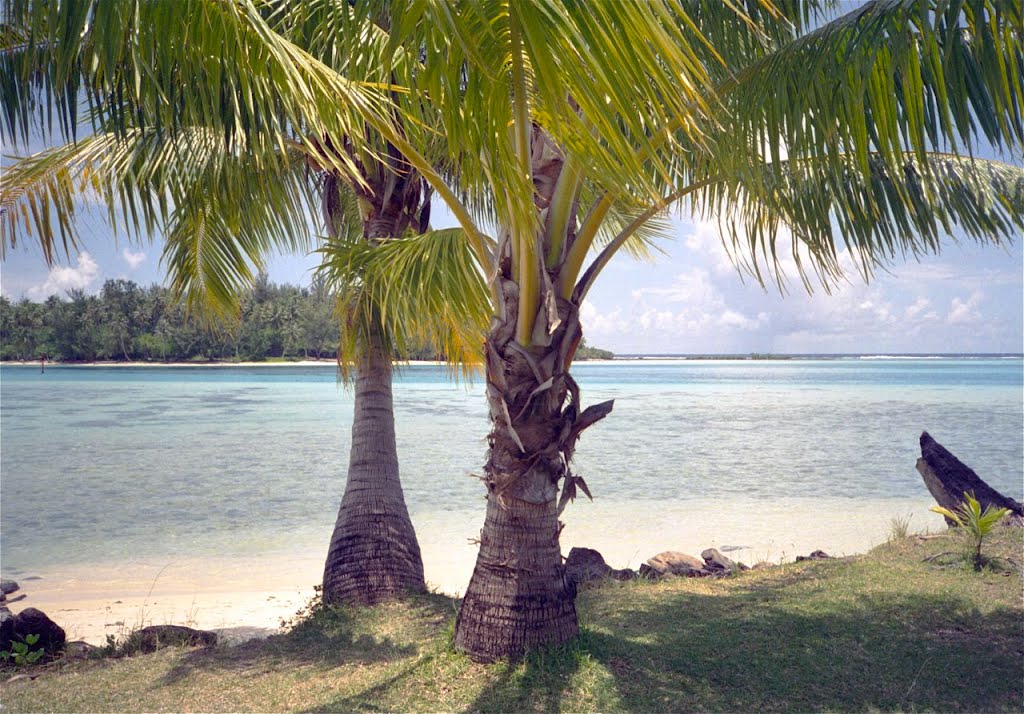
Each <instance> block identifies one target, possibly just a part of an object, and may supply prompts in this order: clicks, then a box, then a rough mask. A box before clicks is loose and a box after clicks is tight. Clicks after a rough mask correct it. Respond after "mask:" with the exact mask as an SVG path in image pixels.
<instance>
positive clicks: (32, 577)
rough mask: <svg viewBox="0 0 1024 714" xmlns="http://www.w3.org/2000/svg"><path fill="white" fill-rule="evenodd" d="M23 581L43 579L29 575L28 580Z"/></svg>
mask: <svg viewBox="0 0 1024 714" xmlns="http://www.w3.org/2000/svg"><path fill="white" fill-rule="evenodd" d="M22 580H42V578H41V577H40V576H38V575H29V576H28V577H27V578H22Z"/></svg>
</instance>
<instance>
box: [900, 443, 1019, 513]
mask: <svg viewBox="0 0 1024 714" xmlns="http://www.w3.org/2000/svg"><path fill="white" fill-rule="evenodd" d="M920 444H921V458H919V459H918V460H917V471H918V473H919V474H921V478H922V479H923V480H924V485H925V486H926V487H927V488H928V491H929V492H930V493H931V494H932V497H933V498H934V499H935V501H936V503H938V504H939V505H940V506H942V507H943V508H946V509H948V510H950V511H956V510H957V509H958V508H960V506H961V505H962V504H963V501H964V494H965V493H970V494H972V495H973V496H974V497H975V498H976V499H978V502H979V503H980V504H981V507H982V508H983V509H985V508H989V507H996V508H1005V509H1007V510H1009V511H1010V513H1011V514H1012V518H1011V519H1010V520H1009V521H1008V522H1010V523H1013V524H1015V525H1024V504H1021V503H1020V502H1019V501H1017V500H1015V499H1013V498H1010V497H1009V496H1004V495H1003V494H1001V493H999V492H998V491H996V490H995V489H994V488H992V487H991V486H989V485H988V484H987V483H985V481H983V480H982V478H981V477H980V476H978V474H976V473H975V472H974V470H973V469H971V467H969V466H968V465H967V464H965V463H964V462H962V461H961V460H960V459H958V458H957V457H956V456H954V455H953V453H952V452H951V451H949V449H947V448H946V447H944V446H943V445H942V444H940V443H939V442H937V441H936V440H935V439H933V438H932V437H931V435H930V434H929V433H928V432H927V431H924V432H921V438H920ZM946 523H947V524H949V525H950V526H953V525H955V523H953V521H951V520H950V519H948V518H947V519H946Z"/></svg>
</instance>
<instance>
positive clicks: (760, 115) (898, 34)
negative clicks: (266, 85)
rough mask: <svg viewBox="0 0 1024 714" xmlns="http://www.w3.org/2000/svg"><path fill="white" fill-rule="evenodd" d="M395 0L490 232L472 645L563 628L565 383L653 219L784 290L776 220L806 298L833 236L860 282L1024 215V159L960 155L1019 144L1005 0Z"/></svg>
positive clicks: (573, 392) (1007, 226) (1010, 232)
mask: <svg viewBox="0 0 1024 714" xmlns="http://www.w3.org/2000/svg"><path fill="white" fill-rule="evenodd" d="M392 9H393V13H394V16H393V17H392V19H391V23H390V24H391V26H392V27H394V28H400V27H413V28H416V32H418V33H420V35H419V38H418V40H417V42H418V44H419V46H422V47H423V48H425V49H424V53H423V54H424V61H423V65H424V67H425V69H424V71H423V72H421V73H420V74H419V75H418V76H417V78H416V79H417V81H418V83H419V84H418V86H419V87H420V88H421V91H422V92H423V93H424V94H425V95H428V96H429V97H430V99H431V101H433V102H435V103H437V104H438V105H439V106H441V107H442V109H441V116H442V120H443V122H444V131H445V132H446V135H447V137H448V143H449V150H450V151H451V152H452V153H453V154H454V155H457V156H458V157H459V166H460V182H461V183H460V185H461V188H462V190H463V191H464V192H466V193H468V194H471V195H472V194H473V193H474V191H476V192H478V194H477V195H478V196H479V199H478V200H489V201H490V202H491V205H492V210H493V215H494V216H496V219H495V223H496V224H497V231H498V232H497V236H498V240H497V247H496V248H494V249H490V248H489V247H487V246H480V247H478V248H477V255H478V259H479V260H480V261H481V263H482V265H484V266H485V271H486V272H487V274H488V275H489V276H492V282H491V288H492V301H493V307H494V313H495V317H494V319H493V321H492V327H491V329H490V331H489V332H488V334H487V339H486V345H485V349H486V366H487V399H488V405H489V410H490V418H491V425H492V426H491V432H490V435H489V440H488V442H489V446H490V449H489V453H488V457H487V462H486V465H485V469H484V470H485V482H486V486H487V511H486V516H485V520H484V526H483V530H482V532H481V537H480V541H481V543H480V551H479V555H478V558H477V564H476V568H475V570H474V573H473V577H472V580H471V581H470V584H469V587H468V589H467V591H466V594H465V598H464V600H463V603H462V607H461V609H460V611H459V615H458V620H457V624H456V632H455V644H456V646H457V647H458V648H459V649H461V650H463V651H465V652H467V653H469V654H470V655H471V656H472V657H474V658H475V659H479V660H484V661H487V660H493V659H497V658H502V657H509V656H511V657H516V656H519V655H521V654H522V653H523V652H524V651H526V650H528V649H530V648H533V647H536V646H538V645H542V644H547V643H553V642H561V641H564V640H566V639H567V638H569V637H572V636H573V635H574V634H575V633H576V631H577V627H578V625H577V620H576V614H575V610H574V592H573V587H572V585H571V584H570V583H569V582H568V581H567V580H566V578H565V575H564V570H563V566H562V560H561V552H560V548H559V544H558V539H559V533H560V531H561V528H562V524H561V523H560V522H559V516H560V514H561V512H562V509H563V508H564V507H565V505H566V503H567V502H568V501H570V500H572V499H573V498H574V497H575V495H576V494H577V493H579V492H583V493H585V494H587V495H588V496H589V493H590V491H589V488H588V487H587V485H586V483H585V482H584V481H583V479H582V478H581V477H580V476H579V475H578V474H576V473H574V472H573V470H572V468H571V461H572V457H573V452H574V449H575V447H576V443H577V441H578V439H579V437H580V434H581V433H582V432H583V431H584V430H585V429H586V428H588V427H589V426H591V425H592V424H593V423H594V422H596V421H597V420H599V419H601V418H603V417H605V416H606V415H607V414H608V413H609V412H610V411H611V409H612V403H611V402H606V403H603V404H598V405H594V406H590V407H588V408H583V406H582V404H581V401H580V394H579V389H578V387H577V385H576V383H575V381H574V380H573V379H572V377H571V375H570V365H571V363H572V359H573V356H574V354H575V351H576V349H577V348H578V345H579V343H580V340H581V334H582V332H581V327H580V322H579V308H580V305H581V303H582V301H583V299H584V298H585V296H586V295H587V292H588V291H589V290H590V288H591V287H592V286H593V284H594V282H595V280H596V278H597V277H598V276H599V275H600V273H601V271H602V270H603V268H604V267H605V266H606V265H607V264H608V262H609V260H610V259H611V258H612V257H614V256H615V255H616V254H617V253H618V252H619V251H621V250H623V249H628V248H630V247H631V245H632V246H633V247H637V245H638V244H639V245H640V246H642V245H643V238H644V237H645V236H644V235H643V234H642V233H641V231H642V230H643V229H644V228H645V227H648V226H649V225H650V221H651V219H652V218H655V217H657V216H658V215H659V214H662V213H663V212H664V211H665V210H666V209H668V208H669V207H675V208H678V209H679V210H681V211H686V212H689V213H691V214H697V215H701V216H717V217H718V218H719V220H720V225H721V230H722V235H723V240H724V242H725V244H726V246H727V247H728V248H729V249H731V252H732V254H733V255H734V257H735V258H736V259H737V261H739V262H740V263H741V264H742V265H743V266H744V267H745V268H746V269H747V270H749V271H750V272H752V273H753V274H754V275H755V277H756V278H757V279H758V280H760V281H762V282H763V281H766V280H768V279H772V278H774V279H776V280H779V281H780V282H781V281H782V280H783V279H784V278H783V277H782V276H781V275H779V260H778V250H779V245H778V242H779V241H778V237H779V235H780V231H779V229H780V228H781V227H786V228H788V229H789V230H790V232H791V235H792V240H793V255H794V257H795V259H796V260H797V264H798V266H799V270H800V278H801V279H802V280H803V281H804V284H805V285H807V287H808V288H809V287H811V284H812V281H813V279H814V278H815V277H817V278H818V279H819V280H820V281H821V282H822V283H824V285H825V286H826V288H827V287H828V286H829V285H830V284H832V283H833V282H834V281H835V280H838V279H840V278H841V277H842V270H841V262H840V261H841V259H842V256H841V251H840V247H841V246H845V248H846V251H845V253H846V255H847V256H849V257H851V258H852V259H853V260H854V261H855V262H856V263H857V267H858V268H859V270H860V272H861V273H862V275H863V277H864V278H865V279H867V278H869V277H870V275H871V273H872V270H873V269H874V268H876V267H878V266H879V265H883V264H885V263H887V262H890V261H892V260H894V259H896V258H898V257H901V256H905V255H918V254H921V253H925V252H934V251H937V250H938V249H939V245H940V242H941V237H942V236H943V235H944V234H946V233H948V232H949V231H950V230H951V229H952V227H953V226H954V225H955V226H958V227H959V228H960V230H961V231H963V232H964V233H965V234H966V235H968V236H970V237H971V238H974V239H976V240H979V241H992V242H1000V241H1003V240H1010V239H1012V238H1013V237H1014V236H1015V235H1018V234H1019V232H1020V231H1021V230H1022V229H1024V173H1022V172H1021V170H1020V169H1019V168H1014V167H1012V166H1006V165H1003V164H997V163H995V162H991V161H982V160H980V159H971V158H969V157H967V158H965V157H963V156H962V154H968V155H969V154H970V153H971V152H972V150H973V148H974V146H975V145H976V144H977V141H978V139H979V138H983V139H984V140H986V141H987V142H989V143H990V144H991V145H992V146H993V147H995V148H996V149H997V150H1001V151H1015V150H1016V151H1019V147H1020V146H1021V143H1022V140H1024V129H1022V116H1021V113H1022V108H1024V89H1022V86H1024V85H1022V83H1021V79H1020V78H1021V76H1022V73H1024V53H1022V49H1021V39H1022V38H1021V27H1024V23H1022V20H1024V18H1022V14H1021V7H1020V4H1019V3H1014V2H999V1H998V0H992V1H983V2H977V3H970V4H965V3H959V2H952V1H950V2H946V1H945V0H907V1H903V2H899V1H891V2H887V1H881V0H880V1H877V2H868V3H865V4H864V5H863V6H862V7H860V8H857V9H856V10H855V11H854V12H852V13H849V14H846V15H842V16H838V17H833V18H832V19H830V20H828V21H826V19H827V18H824V17H820V16H818V15H817V14H816V10H817V8H816V7H815V4H814V3H796V2H793V3H787V2H779V3H775V5H774V6H773V5H770V4H769V3H758V2H748V3H744V4H743V5H742V9H737V8H736V7H733V6H732V5H731V4H726V3H718V2H699V1H695V2H691V3H680V4H673V3H665V4H647V3H639V4H627V3H591V4H588V5H587V6H586V7H579V6H576V5H574V4H571V3H565V4H561V3H545V4H544V5H543V6H540V7H538V6H536V5H532V4H527V3H519V2H515V1H511V2H491V3H487V2H484V3H469V4H464V5H458V6H457V8H456V10H455V11H452V9H451V8H449V7H447V6H443V5H442V6H441V7H440V8H438V7H437V6H429V5H428V6H422V5H416V6H414V7H406V6H404V5H403V6H402V7H394V8H392ZM805 13H806V14H805ZM442 59H445V60H447V62H444V61H442ZM467 117H468V119H467ZM407 157H408V158H409V160H410V162H412V163H414V164H416V165H417V166H418V167H419V164H417V162H416V160H415V157H414V156H413V155H412V154H411V153H409V154H407ZM421 170H422V171H423V173H424V176H425V177H427V178H428V180H431V174H430V171H429V167H425V166H424V167H422V168H421ZM438 192H439V194H441V195H442V196H443V197H444V198H445V199H446V200H448V201H449V203H450V205H452V209H453V212H455V213H456V215H458V216H459V217H460V219H462V225H463V227H464V228H465V230H466V233H467V236H470V237H472V236H474V235H477V234H478V229H477V225H476V224H475V223H473V222H472V220H471V218H470V217H469V216H468V215H467V212H462V213H459V204H458V203H456V202H454V201H452V197H451V196H447V195H445V194H444V193H443V191H441V190H440V189H439V190H438ZM602 232H603V234H604V235H603V237H602ZM588 259H589V264H588Z"/></svg>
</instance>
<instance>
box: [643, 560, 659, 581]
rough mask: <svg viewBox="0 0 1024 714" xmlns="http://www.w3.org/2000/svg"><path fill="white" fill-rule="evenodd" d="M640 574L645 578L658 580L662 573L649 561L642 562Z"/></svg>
mask: <svg viewBox="0 0 1024 714" xmlns="http://www.w3.org/2000/svg"><path fill="white" fill-rule="evenodd" d="M638 575H639V576H640V578H641V579H643V580H657V579H658V578H660V577H661V573H660V572H659V571H657V570H655V569H654V568H652V567H651V566H649V565H648V564H647V563H641V564H640V570H639V571H638Z"/></svg>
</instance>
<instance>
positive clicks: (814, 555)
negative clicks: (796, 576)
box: [796, 550, 832, 563]
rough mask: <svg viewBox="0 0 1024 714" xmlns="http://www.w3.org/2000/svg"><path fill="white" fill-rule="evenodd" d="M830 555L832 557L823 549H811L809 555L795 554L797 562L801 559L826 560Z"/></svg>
mask: <svg viewBox="0 0 1024 714" xmlns="http://www.w3.org/2000/svg"><path fill="white" fill-rule="evenodd" d="M831 557H832V556H831V555H829V554H828V553H826V552H825V551H823V550H815V551H811V554H810V555H798V556H796V562H798V563H799V562H801V561H803V560H828V559H829V558H831Z"/></svg>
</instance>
